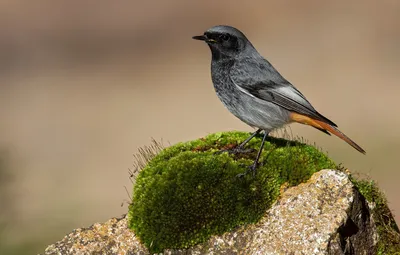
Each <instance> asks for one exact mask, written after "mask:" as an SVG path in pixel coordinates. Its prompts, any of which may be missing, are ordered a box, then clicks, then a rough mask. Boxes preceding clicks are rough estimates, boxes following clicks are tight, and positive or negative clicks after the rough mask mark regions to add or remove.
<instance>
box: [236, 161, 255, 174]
mask: <svg viewBox="0 0 400 255" xmlns="http://www.w3.org/2000/svg"><path fill="white" fill-rule="evenodd" d="M249 172H252V174H253V178H254V177H255V176H256V173H257V164H256V163H254V164H252V165H251V166H249V168H248V169H247V170H246V171H245V172H244V173H240V174H238V175H236V177H238V178H242V177H244V176H246V175H247V174H248V173H249Z"/></svg>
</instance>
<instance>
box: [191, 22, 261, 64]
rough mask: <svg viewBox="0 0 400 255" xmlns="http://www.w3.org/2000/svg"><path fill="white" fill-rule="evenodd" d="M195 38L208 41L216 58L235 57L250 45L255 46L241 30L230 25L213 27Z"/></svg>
mask: <svg viewBox="0 0 400 255" xmlns="http://www.w3.org/2000/svg"><path fill="white" fill-rule="evenodd" d="M193 39H195V40H201V41H204V42H206V43H207V44H208V46H209V47H210V49H211V52H212V55H213V58H214V59H215V58H216V59H219V58H235V57H237V56H239V55H240V54H241V53H242V52H244V51H245V50H246V49H248V48H249V47H250V48H253V46H252V45H251V43H250V42H249V40H247V38H246V36H245V35H244V34H243V33H242V32H241V31H239V30H238V29H236V28H234V27H230V26H215V27H212V28H210V29H208V30H207V31H206V32H204V34H203V35H199V36H193Z"/></svg>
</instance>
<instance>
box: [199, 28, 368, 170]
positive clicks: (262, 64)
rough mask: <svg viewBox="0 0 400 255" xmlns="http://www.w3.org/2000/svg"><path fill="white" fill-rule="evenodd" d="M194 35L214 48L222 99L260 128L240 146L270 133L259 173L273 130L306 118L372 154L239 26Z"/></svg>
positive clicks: (213, 63) (307, 122) (216, 83)
mask: <svg viewBox="0 0 400 255" xmlns="http://www.w3.org/2000/svg"><path fill="white" fill-rule="evenodd" d="M192 38H193V39H195V40H200V41H204V42H205V43H206V44H207V45H208V46H209V48H210V50H211V78H212V82H213V85H214V89H215V92H216V94H217V96H218V98H219V99H220V100H221V101H222V103H223V105H224V106H225V107H226V108H227V109H228V110H229V111H230V112H231V113H232V114H233V115H234V116H236V117H237V118H239V119H240V120H241V121H243V122H244V123H246V124H248V125H250V126H251V127H253V128H256V129H257V130H256V131H255V132H254V133H252V134H251V136H250V137H249V138H247V139H246V140H245V141H243V142H242V143H241V144H240V145H238V146H237V148H236V150H241V149H243V148H244V146H245V145H246V144H247V143H248V142H249V141H250V140H251V139H252V138H254V137H255V136H256V135H257V134H259V133H260V132H262V131H263V132H264V136H263V139H262V141H261V146H260V148H259V150H258V153H257V156H256V158H255V160H254V163H253V164H252V165H251V166H250V169H249V170H251V171H252V172H253V175H255V172H256V168H257V166H258V164H259V160H260V155H261V152H262V150H263V147H264V144H265V141H266V138H267V136H268V135H269V133H270V132H271V131H273V130H274V129H278V128H281V127H283V126H285V125H287V124H290V123H301V124H305V125H309V126H312V127H314V128H316V129H318V130H320V131H322V132H324V133H325V134H328V135H330V134H334V135H336V136H337V137H339V138H340V139H342V140H344V141H345V142H347V143H348V144H349V145H351V146H352V147H353V148H355V149H356V150H357V151H359V152H361V153H363V154H365V153H366V152H365V150H364V149H362V148H361V147H360V146H359V145H357V144H356V143H355V142H354V141H353V140H351V139H350V138H349V137H347V136H346V135H345V134H344V133H342V132H341V131H340V130H339V129H338V127H337V125H336V124H335V123H334V122H332V121H331V120H329V119H328V118H326V117H325V116H323V115H322V114H320V113H319V112H318V111H317V110H315V108H314V107H313V106H312V105H311V103H310V102H309V101H308V100H307V99H306V97H305V96H304V95H303V94H302V93H301V92H300V91H299V90H298V89H296V88H295V87H294V86H293V85H292V84H291V83H290V82H289V81H288V80H286V79H285V78H284V77H283V76H282V75H281V74H280V73H279V72H278V71H277V70H276V69H275V68H274V67H273V66H272V64H271V63H270V62H269V61H268V60H267V59H265V58H264V57H263V56H262V55H261V54H260V53H259V52H258V51H257V50H256V48H255V47H254V46H253V44H252V43H251V42H250V41H249V40H248V39H247V37H246V36H245V34H244V33H243V32H241V31H240V30H239V29H237V28H234V27H232V26H226V25H217V26H214V27H211V28H209V29H208V30H206V31H205V32H204V33H203V35H199V36H193V37H192Z"/></svg>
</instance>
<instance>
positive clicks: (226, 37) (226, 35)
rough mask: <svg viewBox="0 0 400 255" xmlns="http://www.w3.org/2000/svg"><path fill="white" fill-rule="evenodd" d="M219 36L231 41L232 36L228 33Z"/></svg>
mask: <svg viewBox="0 0 400 255" xmlns="http://www.w3.org/2000/svg"><path fill="white" fill-rule="evenodd" d="M219 38H221V40H223V41H229V39H230V38H231V37H230V36H229V35H228V34H222V35H220V36H219Z"/></svg>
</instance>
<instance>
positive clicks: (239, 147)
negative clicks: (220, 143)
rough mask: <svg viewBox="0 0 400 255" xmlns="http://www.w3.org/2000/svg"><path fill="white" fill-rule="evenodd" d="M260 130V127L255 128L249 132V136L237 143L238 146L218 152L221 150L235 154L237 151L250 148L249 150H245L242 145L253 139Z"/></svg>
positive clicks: (241, 151) (243, 151)
mask: <svg viewBox="0 0 400 255" xmlns="http://www.w3.org/2000/svg"><path fill="white" fill-rule="evenodd" d="M261 131H262V129H257V130H256V131H255V132H254V133H253V134H251V136H249V137H248V138H247V139H246V140H244V141H243V142H242V143H241V144H239V145H238V146H236V147H235V148H233V149H227V150H221V151H219V152H218V153H223V152H229V153H232V154H237V153H246V152H250V151H251V149H249V150H245V149H244V146H245V145H246V144H247V143H248V142H249V141H250V140H251V139H253V138H254V137H255V136H256V135H257V134H259V133H260V132H261Z"/></svg>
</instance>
